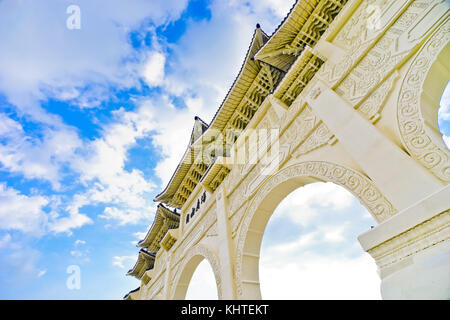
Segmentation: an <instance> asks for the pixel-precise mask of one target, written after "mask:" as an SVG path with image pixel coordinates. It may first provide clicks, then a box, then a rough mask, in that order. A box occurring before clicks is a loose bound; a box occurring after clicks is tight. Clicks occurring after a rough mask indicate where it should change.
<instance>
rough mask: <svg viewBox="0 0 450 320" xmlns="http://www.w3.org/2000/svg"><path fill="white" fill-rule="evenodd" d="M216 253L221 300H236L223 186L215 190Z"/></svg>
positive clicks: (226, 201)
mask: <svg viewBox="0 0 450 320" xmlns="http://www.w3.org/2000/svg"><path fill="white" fill-rule="evenodd" d="M216 210H217V234H218V253H219V259H220V266H221V275H222V299H224V300H232V299H236V298H237V297H236V285H235V281H234V276H233V275H234V266H233V257H234V252H233V251H234V250H233V243H232V241H233V240H232V237H231V228H230V223H229V220H228V199H227V197H226V195H225V190H224V187H223V186H220V187H219V189H217V190H216Z"/></svg>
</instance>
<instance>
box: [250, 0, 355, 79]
mask: <svg viewBox="0 0 450 320" xmlns="http://www.w3.org/2000/svg"><path fill="white" fill-rule="evenodd" d="M347 1H348V0H297V1H296V2H295V4H294V6H293V7H292V8H291V11H290V12H289V14H288V15H287V17H286V18H285V19H284V20H283V22H282V23H281V24H280V25H279V26H278V28H277V29H276V30H275V32H274V33H273V34H272V36H271V37H270V39H269V41H267V43H266V44H265V45H264V46H263V47H262V48H261V49H260V50H259V51H258V52H257V53H256V55H255V59H257V60H260V61H263V62H266V63H268V64H270V65H272V66H274V67H276V68H278V69H281V70H283V71H286V70H287V69H288V68H289V66H290V65H291V64H292V63H293V62H294V60H295V58H296V56H297V55H298V54H299V53H300V52H301V51H302V49H303V48H304V47H305V46H310V47H314V45H315V44H316V43H317V41H318V40H319V39H320V37H321V36H322V34H323V33H324V32H325V30H326V29H327V28H328V26H329V25H330V23H331V22H332V21H333V20H334V18H335V17H336V16H337V15H338V13H339V12H340V11H341V9H342V7H343V6H344V5H345V4H346V3H347Z"/></svg>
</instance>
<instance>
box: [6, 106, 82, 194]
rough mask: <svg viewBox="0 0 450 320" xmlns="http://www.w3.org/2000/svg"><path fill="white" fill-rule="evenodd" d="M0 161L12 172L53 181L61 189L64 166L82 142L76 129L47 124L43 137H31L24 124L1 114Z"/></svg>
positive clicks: (26, 176)
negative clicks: (61, 170)
mask: <svg viewBox="0 0 450 320" xmlns="http://www.w3.org/2000/svg"><path fill="white" fill-rule="evenodd" d="M0 123H1V124H0V136H1V137H2V138H3V143H2V144H0V164H1V165H2V167H3V169H6V170H8V171H10V172H14V173H21V174H23V175H24V177H25V178H27V179H36V178H37V179H42V180H46V181H49V182H50V183H51V184H52V185H53V187H54V188H55V189H59V188H60V180H61V175H60V169H61V167H62V166H64V165H65V164H67V163H68V162H70V160H71V159H73V156H74V152H75V150H76V149H77V148H79V147H80V146H81V141H80V139H79V138H78V135H77V133H76V132H75V131H74V129H73V128H69V127H67V126H64V125H60V126H59V127H58V128H52V127H46V128H45V129H44V130H43V131H42V134H41V138H38V137H31V136H28V135H27V134H26V133H25V131H24V130H23V128H22V125H21V124H20V123H19V122H17V121H15V120H13V119H11V118H9V117H8V116H6V115H5V114H2V113H0Z"/></svg>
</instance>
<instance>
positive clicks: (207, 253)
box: [171, 244, 222, 300]
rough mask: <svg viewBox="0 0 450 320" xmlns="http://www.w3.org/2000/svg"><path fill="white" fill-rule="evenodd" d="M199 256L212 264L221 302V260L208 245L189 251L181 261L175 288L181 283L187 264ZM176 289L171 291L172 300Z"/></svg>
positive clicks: (198, 246)
mask: <svg viewBox="0 0 450 320" xmlns="http://www.w3.org/2000/svg"><path fill="white" fill-rule="evenodd" d="M198 255H200V256H203V257H204V258H205V259H206V260H208V262H209V263H210V265H211V268H212V270H213V273H214V277H215V279H216V285H217V294H218V297H219V300H221V299H222V277H221V274H220V260H219V258H218V256H217V254H216V253H215V252H214V251H213V250H212V249H210V248H209V247H207V246H206V245H203V244H198V245H196V246H195V247H193V248H191V249H190V250H189V252H188V254H187V255H186V256H185V257H184V258H183V260H182V261H181V264H180V268H179V272H177V273H176V275H175V278H174V280H173V282H172V283H173V284H175V286H177V284H178V283H179V281H180V277H181V275H182V273H183V270H184V268H185V267H186V264H187V263H189V261H190V260H191V259H192V258H193V257H195V256H198ZM175 288H176V287H173V288H172V290H171V294H172V299H174V294H175Z"/></svg>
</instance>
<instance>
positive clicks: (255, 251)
mask: <svg viewBox="0 0 450 320" xmlns="http://www.w3.org/2000/svg"><path fill="white" fill-rule="evenodd" d="M315 182H322V183H323V182H328V184H326V186H327V188H330V187H329V186H333V188H335V185H334V184H336V185H338V186H340V187H343V188H345V190H347V191H348V192H350V193H351V194H352V195H353V196H355V197H356V198H357V199H358V200H359V201H360V202H361V204H362V205H364V207H365V208H366V209H367V210H366V211H364V213H361V214H362V215H363V216H366V217H368V216H367V213H370V216H371V217H373V219H372V220H371V219H368V221H367V222H366V224H365V225H364V228H361V229H359V230H358V229H356V230H353V232H354V233H355V234H356V235H359V234H357V233H358V232H360V233H362V232H364V231H367V230H368V229H370V226H372V225H375V224H376V223H379V222H382V221H384V220H385V219H387V218H389V217H391V216H392V215H393V214H395V209H393V207H392V205H391V204H390V203H389V201H388V200H387V199H386V198H385V197H384V196H383V195H382V194H381V193H380V192H379V190H377V188H376V187H375V186H374V185H373V183H372V182H371V181H370V180H369V179H368V178H367V177H365V176H363V175H361V174H360V173H358V172H357V171H354V170H352V169H349V168H345V167H342V166H339V165H337V164H333V163H328V162H320V161H317V162H305V163H299V164H296V165H293V166H290V167H287V168H285V169H282V170H281V171H279V172H278V173H277V174H275V175H274V176H272V177H270V178H269V179H268V180H267V181H266V182H265V183H264V185H263V186H261V188H260V189H259V190H258V192H257V193H256V195H255V196H254V197H253V198H252V200H251V202H250V203H249V205H248V207H247V208H248V209H247V212H246V214H245V217H244V219H243V222H242V228H241V229H240V232H239V240H238V247H237V267H236V275H237V280H238V281H237V290H238V295H239V297H240V298H242V299H261V298H267V297H262V296H261V286H260V280H261V278H260V268H259V267H260V255H261V244H262V239H263V236H264V234H265V231H266V226H267V225H268V222H269V219H270V218H271V216H272V215H273V212H274V211H275V208H276V207H278V205H279V204H280V203H281V202H282V200H283V199H285V198H286V197H287V196H288V195H289V194H291V192H293V191H294V190H297V189H299V188H301V187H303V186H306V185H309V184H311V183H315ZM331 182H332V183H331ZM333 183H334V184H333ZM333 188H331V189H333ZM303 190H305V189H303ZM339 190H340V189H339ZM342 194H343V193H342V192H338V193H334V195H332V193H330V194H328V195H325V198H324V197H323V196H322V197H319V196H317V197H316V200H317V201H319V203H320V201H322V202H325V204H326V203H327V201H328V202H329V200H330V199H329V198H327V197H334V198H335V199H336V201H339V200H340V197H342ZM357 202H358V201H356V203H357ZM330 203H331V204H332V203H333V202H330ZM324 209H328V210H329V209H330V208H329V206H324ZM304 211H305V212H306V218H305V216H304V217H300V218H298V219H299V220H298V222H300V223H301V222H304V221H305V219H306V220H307V219H308V218H307V217H308V215H309V216H311V214H309V213H308V212H307V210H306V209H304ZM293 216H294V217H295V215H293ZM297 217H299V216H297ZM339 221H340V220H339V219H338V220H336V221H334V223H335V226H333V227H332V226H331V225H329V226H327V228H328V229H329V230H328V234H326V233H324V232H322V234H320V232H318V230H310V232H309V235H308V234H307V233H306V235H307V237H306V238H303V239H302V238H300V237H298V238H297V239H295V237H294V239H289V228H292V227H293V225H294V224H293V223H292V222H290V223H289V225H288V226H285V228H286V229H284V231H283V229H282V231H281V237H282V239H288V243H287V246H285V247H284V248H282V251H283V250H284V251H285V252H286V251H289V250H292V249H295V247H296V246H297V247H298V248H301V247H302V246H305V243H306V244H307V243H308V242H312V241H313V240H316V241H317V240H318V239H319V240H321V242H325V243H326V242H327V241H328V242H333V241H334V242H339V241H341V239H343V238H344V236H343V233H344V231H346V230H345V228H346V227H348V228H349V229H352V228H353V227H352V228H350V226H345V227H343V226H342V225H339ZM318 226H319V227H320V224H319V225H318ZM322 229H323V228H322ZM304 231H307V230H306V229H305V230H304ZM322 231H323V230H322ZM303 236H305V234H303ZM308 237H309V239H308ZM355 237H356V236H355ZM351 240H354V242H353V243H352V245H351V246H352V247H354V248H351V249H352V250H353V251H351V252H357V253H358V254H361V255H362V254H363V253H364V252H363V250H362V248H361V247H360V245H359V243H358V242H357V239H351ZM289 242H290V243H289ZM328 250H333V247H330V248H328ZM335 250H336V248H335ZM354 256H355V253H353V256H351V255H350V256H349V257H348V259H350V258H354ZM277 257H278V258H279V257H280V255H277V254H275V255H274V256H273V258H272V261H278V260H277ZM358 258H360V257H358ZM269 260H271V259H269ZM360 260H361V261H357V262H360V264H364V263H367V261H370V259H367V258H366V257H361V258H360ZM261 261H263V259H261ZM322 261H324V260H323V259H322ZM338 261H341V262H342V261H343V258H342V257H341V260H338ZM357 265H358V264H354V266H356V267H357ZM371 269H372V270H373V272H374V276H376V275H377V274H376V271H375V270H376V267H375V263H374V262H373V268H371ZM288 271H289V272H288ZM298 272H301V270H297V271H295V270H287V271H286V275H288V276H289V275H291V276H293V277H295V275H296V273H298ZM372 279H376V278H372ZM289 286H291V281H288V280H286V279H285V281H284V283H282V284H281V286H280V287H279V288H280V290H285V288H286V287H289ZM298 289H300V288H298ZM325 290H326V289H325ZM378 297H379V296H378ZM273 298H275V297H273ZM283 298H285V297H283ZM329 298H330V297H329ZM341 298H344V297H341ZM360 298H362V297H360ZM372 298H377V296H376V293H375V294H374V296H372Z"/></svg>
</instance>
